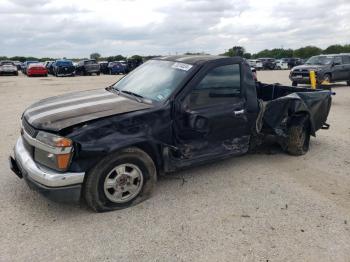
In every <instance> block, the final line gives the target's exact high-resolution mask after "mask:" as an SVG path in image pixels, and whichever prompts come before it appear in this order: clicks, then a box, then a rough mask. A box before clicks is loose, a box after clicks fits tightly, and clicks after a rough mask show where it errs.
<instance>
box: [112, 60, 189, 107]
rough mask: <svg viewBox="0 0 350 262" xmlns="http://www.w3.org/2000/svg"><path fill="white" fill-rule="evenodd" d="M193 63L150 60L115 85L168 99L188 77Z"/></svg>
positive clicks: (149, 95) (138, 93)
mask: <svg viewBox="0 0 350 262" xmlns="http://www.w3.org/2000/svg"><path fill="white" fill-rule="evenodd" d="M191 68H192V65H189V64H185V63H178V62H171V61H160V60H150V61H148V62H146V63H144V64H143V65H141V66H139V67H138V68H137V69H135V70H134V71H132V72H131V73H130V74H128V75H126V76H125V77H124V78H122V79H121V80H120V81H119V82H117V83H116V84H115V85H114V86H113V87H114V88H116V89H118V90H119V91H121V92H123V91H124V92H129V93H130V92H132V93H134V94H137V95H139V96H142V97H144V98H148V99H151V100H154V101H159V102H162V101H164V100H166V99H167V98H168V97H169V96H170V94H171V93H172V92H173V91H174V90H175V88H176V87H177V86H178V85H179V84H180V82H181V81H182V80H183V79H184V78H185V77H186V75H187V74H188V72H189V70H190V69H191Z"/></svg>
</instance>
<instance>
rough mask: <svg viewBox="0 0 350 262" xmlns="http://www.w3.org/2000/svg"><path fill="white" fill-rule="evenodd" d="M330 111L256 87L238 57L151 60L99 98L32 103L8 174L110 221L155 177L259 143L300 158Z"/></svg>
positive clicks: (276, 88) (327, 96) (315, 94)
mask: <svg viewBox="0 0 350 262" xmlns="http://www.w3.org/2000/svg"><path fill="white" fill-rule="evenodd" d="M330 107H331V93H330V92H329V91H321V90H311V89H306V88H295V87H289V86H282V85H268V84H263V83H259V82H256V81H255V80H254V78H253V74H252V71H251V69H250V67H249V65H248V64H247V63H246V62H245V60H244V59H242V58H239V57H233V58H231V57H223V56H171V57H162V58H156V59H152V60H150V61H148V62H147V63H145V64H143V65H142V66H140V67H139V68H137V69H135V70H134V71H133V72H131V73H130V74H128V75H127V76H125V77H124V78H122V79H121V80H120V81H118V82H117V83H116V84H114V85H112V86H110V87H108V88H106V89H100V90H90V91H85V92H78V93H73V94H67V95H64V96H58V97H53V98H48V99H45V100H42V101H39V102H37V103H34V104H33V105H32V106H30V107H29V108H28V109H27V110H26V111H25V112H24V113H23V116H22V132H21V134H22V135H21V137H20V138H19V139H18V141H17V143H16V146H15V150H14V156H13V157H10V165H11V169H12V170H13V171H14V172H15V173H16V174H17V175H18V176H19V177H23V178H25V180H26V181H27V182H28V183H29V184H30V186H32V187H34V188H36V189H38V190H39V191H41V192H43V193H44V194H46V195H47V196H49V197H51V198H54V199H56V200H68V201H71V200H80V199H81V198H84V199H85V200H86V202H87V203H88V205H89V206H90V207H91V208H93V209H94V210H96V211H109V210H114V209H120V208H125V207H128V206H131V205H134V204H137V203H139V202H140V201H142V200H144V199H146V198H148V197H149V195H150V194H151V192H152V190H153V189H154V187H155V184H156V180H157V177H158V175H160V174H167V173H170V172H173V171H176V170H178V169H181V168H184V167H188V166H193V165H197V164H201V163H206V162H209V161H214V160H217V159H223V158H226V157H230V156H235V155H242V154H245V153H247V152H249V150H251V149H252V148H254V146H255V145H257V144H259V143H261V141H263V140H264V138H265V137H266V136H274V137H275V138H276V139H277V141H278V142H279V144H280V145H281V147H282V148H283V150H284V151H286V152H287V153H289V154H291V155H302V154H305V153H306V152H307V151H308V149H309V141H310V135H312V136H315V135H316V131H317V130H319V129H321V128H324V129H326V128H328V125H327V124H326V120H327V116H328V113H329V110H330Z"/></svg>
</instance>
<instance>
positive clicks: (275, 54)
mask: <svg viewBox="0 0 350 262" xmlns="http://www.w3.org/2000/svg"><path fill="white" fill-rule="evenodd" d="M339 53H350V44H346V45H330V46H328V47H327V48H326V49H321V48H319V47H317V46H305V47H301V48H298V49H291V48H288V49H285V48H273V49H264V50H262V51H260V52H258V53H255V54H251V53H249V52H246V49H245V48H244V47H243V46H234V47H232V48H229V49H228V50H227V51H225V52H224V53H223V54H222V55H227V56H241V57H244V58H247V59H250V58H253V59H254V58H261V57H271V58H276V59H280V58H286V57H299V58H309V57H311V56H315V55H320V54H339ZM185 54H191V55H194V54H196V55H199V54H205V53H190V52H187V53H185ZM153 57H156V56H140V55H133V56H130V57H126V56H123V55H116V56H107V57H102V56H101V55H100V54H99V53H96V52H95V53H92V54H91V55H90V58H91V59H96V60H99V61H108V62H112V61H120V60H127V59H133V60H136V61H146V60H148V59H150V58H153ZM56 59H57V58H52V57H42V58H38V57H32V56H13V57H7V56H0V60H12V61H20V62H24V61H30V60H32V61H40V62H44V61H52V60H56ZM64 59H65V57H64ZM82 59H87V58H71V59H70V60H72V61H79V60H82Z"/></svg>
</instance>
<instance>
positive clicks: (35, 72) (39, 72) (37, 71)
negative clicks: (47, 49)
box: [27, 63, 47, 77]
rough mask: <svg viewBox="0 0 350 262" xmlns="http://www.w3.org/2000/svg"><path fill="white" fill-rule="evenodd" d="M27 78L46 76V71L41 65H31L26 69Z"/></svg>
mask: <svg viewBox="0 0 350 262" xmlns="http://www.w3.org/2000/svg"><path fill="white" fill-rule="evenodd" d="M27 76H29V77H31V76H47V69H46V67H45V66H44V65H43V64H41V63H31V64H29V66H28V68H27Z"/></svg>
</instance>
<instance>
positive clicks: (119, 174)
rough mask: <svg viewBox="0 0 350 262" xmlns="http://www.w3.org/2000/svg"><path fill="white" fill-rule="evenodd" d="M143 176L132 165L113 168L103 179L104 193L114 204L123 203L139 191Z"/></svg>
mask: <svg viewBox="0 0 350 262" xmlns="http://www.w3.org/2000/svg"><path fill="white" fill-rule="evenodd" d="M142 185H143V175H142V172H141V170H140V169H139V168H138V167H137V166H136V165H134V164H129V163H127V164H121V165H118V166H116V167H115V168H113V169H112V170H111V171H110V172H109V173H108V175H107V176H106V178H105V181H104V186H103V188H104V193H105V195H106V197H107V198H108V199H109V200H110V201H112V202H114V203H125V202H128V201H130V200H132V199H133V198H135V197H136V196H137V195H138V194H139V193H140V191H141V188H142Z"/></svg>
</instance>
